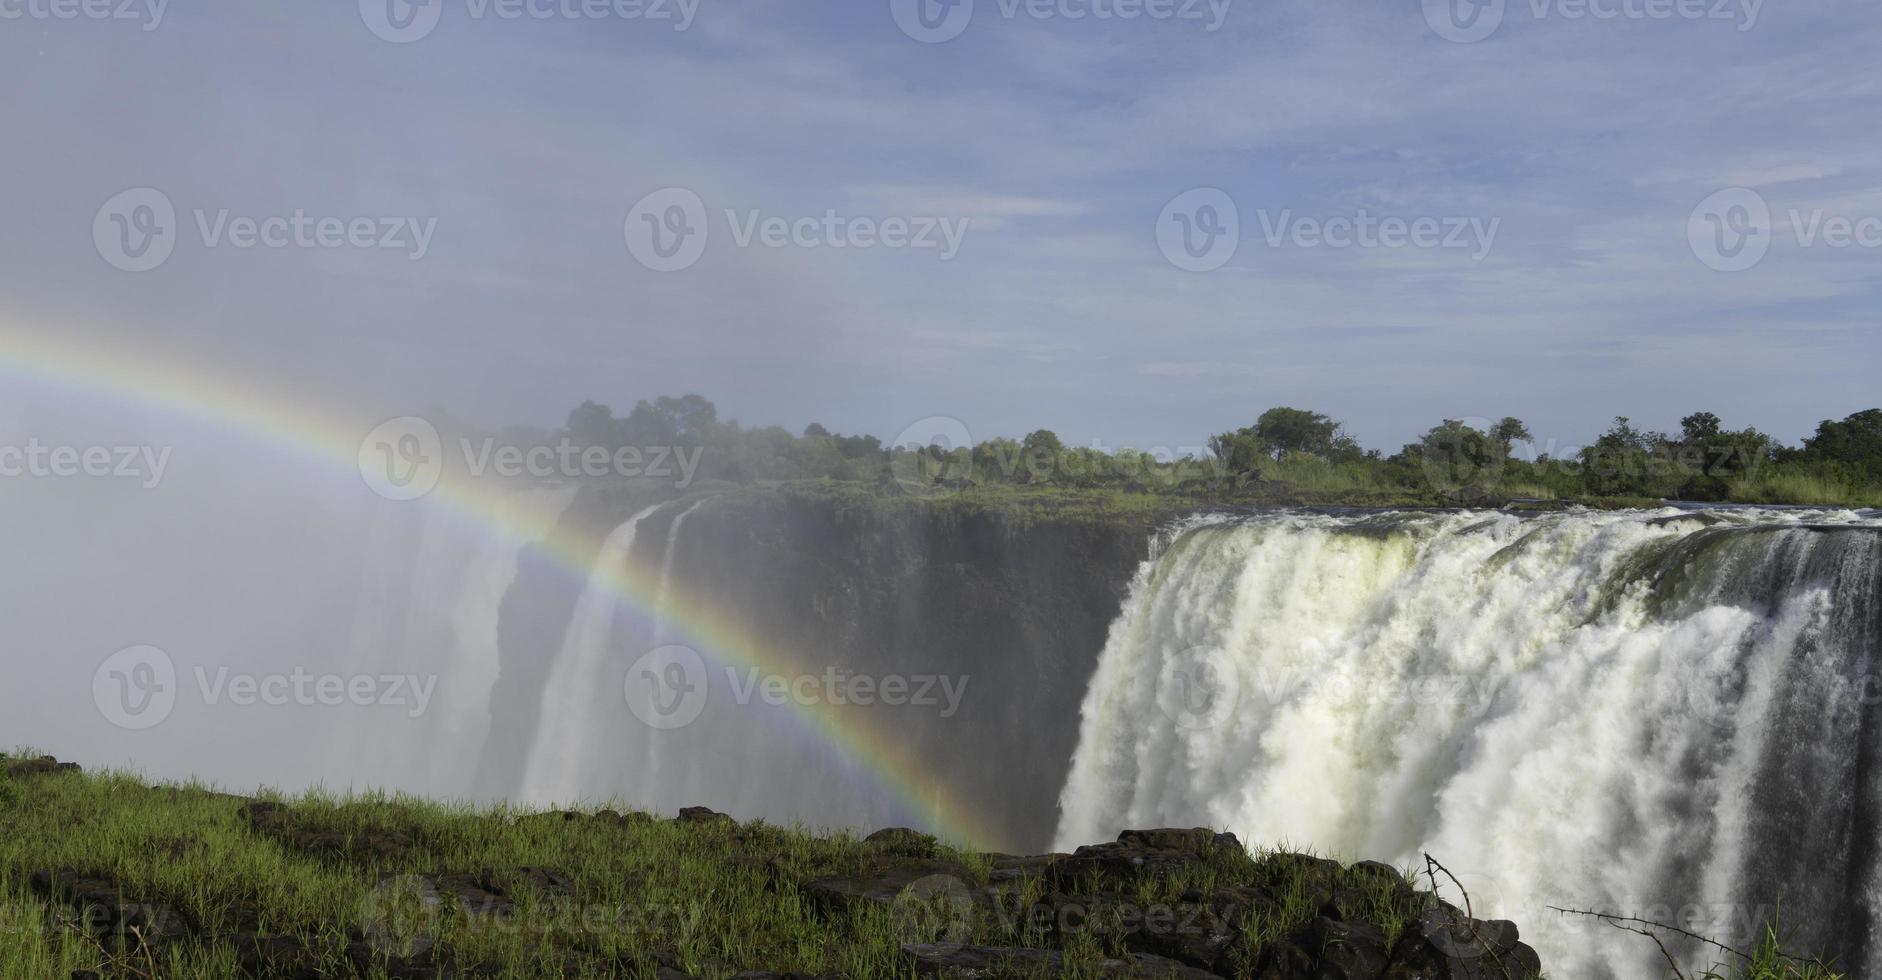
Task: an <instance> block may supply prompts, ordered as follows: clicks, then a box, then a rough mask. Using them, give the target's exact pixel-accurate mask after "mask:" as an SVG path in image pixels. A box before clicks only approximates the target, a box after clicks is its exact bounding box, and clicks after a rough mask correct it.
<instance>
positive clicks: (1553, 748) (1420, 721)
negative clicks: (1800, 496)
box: [1058, 510, 1882, 980]
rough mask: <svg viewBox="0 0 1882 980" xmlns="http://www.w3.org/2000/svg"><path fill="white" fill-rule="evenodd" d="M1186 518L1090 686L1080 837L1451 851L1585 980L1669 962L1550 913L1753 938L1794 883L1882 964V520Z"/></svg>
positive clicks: (1484, 901) (1359, 854)
mask: <svg viewBox="0 0 1882 980" xmlns="http://www.w3.org/2000/svg"><path fill="white" fill-rule="evenodd" d="M1176 531H1177V534H1176V536H1175V539H1174V540H1173V541H1171V542H1170V543H1169V544H1168V546H1167V547H1165V548H1161V549H1158V551H1159V553H1156V554H1155V557H1153V558H1152V559H1151V560H1150V561H1148V562H1146V563H1145V564H1144V565H1143V566H1142V567H1141V568H1140V569H1139V570H1138V572H1137V573H1136V576H1135V579H1134V580H1133V582H1132V584H1131V588H1130V596H1129V598H1128V600H1127V601H1126V604H1125V607H1124V610H1123V612H1122V614H1121V615H1120V617H1119V618H1118V620H1117V621H1116V622H1115V623H1114V624H1113V625H1112V629H1111V632H1110V636H1109V639H1108V641H1107V643H1106V645H1105V648H1104V651H1103V653H1102V655H1101V657H1100V660H1099V663H1098V666H1097V669H1096V672H1095V674H1094V676H1093V678H1092V681H1091V684H1090V687H1089V689H1088V691H1087V694H1086V698H1085V702H1084V706H1083V710H1082V715H1081V727H1080V733H1079V743H1078V749H1077V751H1076V753H1075V755H1074V758H1073V762H1072V770H1071V774H1070V777H1069V778H1068V780H1067V783H1066V786H1065V789H1064V792H1063V794H1062V798H1061V811H1062V812H1061V823H1060V826H1059V834H1058V837H1059V845H1060V846H1062V847H1068V846H1072V845H1076V844H1081V843H1086V842H1089V841H1094V840H1104V839H1108V838H1110V837H1111V836H1114V835H1115V834H1116V832H1117V831H1118V830H1120V829H1123V828H1126V827H1149V826H1164V825H1178V826H1191V825H1196V824H1209V825H1213V826H1218V827H1224V828H1227V829H1229V830H1232V831H1234V832H1235V833H1237V834H1238V835H1240V836H1241V837H1242V839H1243V840H1245V841H1249V842H1251V843H1260V844H1270V845H1286V846H1291V847H1309V848H1313V849H1316V850H1318V851H1320V852H1322V853H1331V854H1335V855H1338V856H1341V857H1347V858H1353V859H1357V858H1375V859H1382V860H1389V861H1393V862H1396V863H1398V864H1400V865H1414V864H1415V865H1417V866H1419V867H1422V866H1423V862H1422V858H1421V855H1422V854H1423V853H1424V852H1429V853H1431V854H1432V855H1433V856H1435V857H1437V858H1438V859H1439V860H1440V861H1443V862H1444V863H1445V864H1446V865H1448V866H1449V867H1450V868H1451V869H1452V870H1453V871H1455V872H1457V873H1458V876H1459V878H1460V879H1462V881H1463V885H1464V887H1465V888H1467V889H1469V890H1470V894H1471V899H1472V901H1473V902H1474V904H1475V907H1476V908H1477V909H1478V910H1479V914H1480V915H1482V914H1485V910H1487V912H1488V914H1491V915H1494V916H1497V917H1506V918H1511V919H1514V920H1516V921H1517V922H1518V923H1519V924H1520V925H1521V926H1522V928H1523V930H1524V934H1525V936H1526V937H1527V938H1528V939H1529V941H1531V942H1532V944H1533V945H1535V946H1536V947H1537V949H1538V950H1539V951H1540V952H1541V953H1542V955H1543V962H1544V964H1545V965H1546V966H1547V967H1548V968H1549V970H1550V972H1551V974H1552V975H1555V976H1570V977H1578V978H1581V977H1592V978H1600V977H1614V978H1632V977H1637V976H1645V975H1658V973H1659V972H1660V971H1661V970H1663V969H1664V963H1663V962H1658V963H1656V960H1657V959H1658V958H1659V956H1660V953H1659V951H1658V949H1657V948H1655V947H1654V945H1653V944H1652V943H1651V942H1648V941H1646V940H1644V939H1642V938H1641V937H1638V936H1634V935H1631V934H1629V933H1625V932H1622V931H1620V930H1617V929H1614V928H1612V927H1611V926H1608V925H1606V924H1604V923H1600V922H1595V921H1593V920H1584V919H1575V918H1571V917H1564V916H1561V915H1558V914H1556V913H1554V912H1550V911H1548V910H1547V907H1548V906H1560V907H1565V908H1580V909H1594V910H1599V911H1604V912H1611V913H1615V914H1621V915H1633V916H1640V917H1642V918H1649V919H1656V920H1659V921H1665V922H1669V923H1673V924H1676V925H1680V926H1682V927H1685V928H1689V929H1692V930H1693V931H1696V932H1701V933H1704V934H1707V935H1710V936H1712V937H1714V938H1717V939H1719V940H1721V941H1724V942H1728V943H1733V944H1735V945H1738V946H1741V947H1745V946H1749V945H1752V944H1753V940H1754V936H1753V935H1751V930H1752V929H1753V928H1754V927H1755V926H1756V924H1757V923H1758V922H1760V921H1761V920H1762V919H1764V918H1767V917H1769V916H1770V915H1772V914H1773V913H1774V912H1775V911H1776V909H1777V905H1778V903H1779V902H1780V901H1781V902H1782V906H1783V908H1782V911H1783V919H1784V925H1785V926H1786V927H1787V928H1790V929H1794V933H1793V939H1794V941H1795V944H1796V945H1797V946H1799V947H1801V948H1804V949H1808V950H1811V951H1817V950H1822V951H1825V952H1828V953H1830V954H1833V955H1838V956H1840V957H1841V959H1842V962H1843V964H1844V965H1845V966H1846V967H1850V968H1853V969H1854V971H1855V975H1857V976H1861V977H1865V978H1872V980H1873V978H1877V977H1882V935H1879V934H1877V932H1876V929H1877V922H1878V913H1882V862H1879V861H1878V853H1877V852H1878V848H1877V846H1876V844H1877V835H1878V833H1879V832H1882V823H1879V822H1878V817H1882V788H1879V787H1878V785H1877V782H1876V780H1875V779H1874V775H1875V774H1876V773H1877V769H1876V762H1875V756H1876V752H1877V750H1878V748H1882V737H1879V736H1882V714H1879V711H1882V708H1879V707H1878V698H1877V696H1876V690H1877V689H1876V684H1875V679H1874V675H1875V671H1876V669H1877V664H1876V662H1875V661H1876V659H1877V655H1878V654H1879V653H1882V561H1879V558H1882V520H1877V519H1875V518H1874V517H1873V516H1859V515H1856V514H1852V513H1849V512H1803V511H1793V512H1772V511H1732V510H1721V511H1709V512H1701V513H1687V512H1679V511H1672V510H1667V511H1659V512H1638V511H1636V512H1625V513H1586V512H1574V513H1566V514H1552V515H1546V516H1532V517H1518V516H1513V515H1507V514H1494V513H1447V514H1402V513H1400V514H1370V515H1367V514H1360V515H1351V514H1349V515H1312V514H1299V513H1287V514H1269V515H1262V516H1255V517H1227V516H1214V517H1208V518H1201V519H1197V520H1194V521H1191V522H1189V523H1187V524H1185V525H1183V526H1181V527H1179V528H1177V529H1176ZM1447 897H1450V898H1451V899H1452V900H1454V901H1455V900H1457V896H1456V895H1455V894H1450V895H1448V896H1447ZM1669 945H1671V940H1669ZM1674 949H1675V952H1676V953H1681V952H1683V953H1684V954H1685V955H1687V956H1688V957H1690V958H1693V959H1707V957H1706V956H1705V955H1704V952H1703V951H1701V950H1698V949H1694V948H1690V947H1688V948H1685V949H1684V950H1681V949H1680V948H1679V947H1674ZM1707 961H1708V962H1709V960H1707Z"/></svg>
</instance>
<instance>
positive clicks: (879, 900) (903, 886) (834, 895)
mask: <svg viewBox="0 0 1882 980" xmlns="http://www.w3.org/2000/svg"><path fill="white" fill-rule="evenodd" d="M966 881H967V872H966V871H965V870H964V869H962V868H961V867H959V866H958V865H953V864H949V863H947V862H945V861H936V860H931V859H925V858H905V859H902V860H899V861H897V862H895V863H894V864H890V865H887V866H884V867H881V868H878V869H876V870H875V871H874V872H871V873H868V874H862V875H848V876H842V877H836V878H819V879H817V880H816V881H811V882H807V883H805V884H804V886H803V890H804V894H805V896H806V897H808V898H809V899H810V901H811V904H812V905H813V906H814V907H815V908H816V909H817V910H818V911H819V912H821V913H823V914H824V915H826V916H831V917H844V916H847V915H849V913H850V910H851V909H852V908H854V907H855V906H856V905H857V904H858V903H862V902H871V903H875V904H878V905H884V906H893V905H894V904H895V902H896V901H897V900H898V899H900V898H901V897H902V894H903V893H904V892H905V891H907V890H908V889H909V887H910V886H912V885H915V884H916V883H917V882H921V883H922V888H921V889H920V891H921V892H922V893H923V894H927V893H929V892H936V893H939V892H942V891H946V892H950V893H954V894H957V895H966V894H967V884H966Z"/></svg>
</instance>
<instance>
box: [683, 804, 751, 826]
mask: <svg viewBox="0 0 1882 980" xmlns="http://www.w3.org/2000/svg"><path fill="white" fill-rule="evenodd" d="M673 819H674V820H675V821H676V822H678V823H698V824H720V823H726V824H735V823H737V822H738V821H736V820H733V819H732V818H731V817H730V816H728V815H726V814H723V813H720V812H719V811H717V810H714V809H712V808H710V807H703V806H689V807H682V808H680V815H679V816H677V817H674V818H673Z"/></svg>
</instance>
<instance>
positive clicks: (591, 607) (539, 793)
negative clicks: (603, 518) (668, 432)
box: [521, 506, 659, 803]
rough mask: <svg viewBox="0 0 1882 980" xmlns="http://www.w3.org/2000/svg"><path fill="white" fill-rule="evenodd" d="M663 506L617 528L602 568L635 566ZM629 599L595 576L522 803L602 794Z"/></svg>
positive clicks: (560, 659) (546, 702) (599, 560)
mask: <svg viewBox="0 0 1882 980" xmlns="http://www.w3.org/2000/svg"><path fill="white" fill-rule="evenodd" d="M658 509H659V507H658V506H654V507H649V508H647V509H645V510H643V511H640V512H639V513H637V514H635V515H634V516H633V517H630V518H628V519H627V521H626V522H625V523H623V524H621V526H619V527H617V528H615V529H614V531H613V532H611V533H610V534H609V535H608V538H607V540H606V541H604V542H603V543H602V545H601V550H600V551H599V552H598V553H597V554H596V555H595V565H596V568H597V569H608V568H616V567H620V566H622V565H625V564H626V563H627V562H629V561H631V560H632V554H631V552H632V551H633V548H634V534H635V531H636V530H638V529H639V527H640V523H641V521H643V520H645V519H646V518H647V517H648V516H649V515H651V514H652V513H653V512H654V511H656V510H658ZM621 602H622V599H621V596H620V594H619V592H618V590H617V589H616V588H615V586H614V578H613V577H612V576H611V575H608V574H605V573H604V574H597V575H594V576H591V578H590V580H589V583H588V586H587V588H586V589H585V590H584V591H583V592H582V597H581V599H580V600H579V601H578V602H577V603H576V605H575V614H574V616H573V618H572V619H571V620H570V622H569V627H568V633H567V635H566V636H565V637H564V639H563V641H562V649H561V651H560V652H559V653H557V655H556V658H555V663H554V666H553V667H552V668H551V669H550V672H549V679H548V682H547V684H546V685H545V686H544V688H543V692H542V714H541V720H540V722H539V727H538V729H537V731H536V737H535V741H534V743H533V745H532V748H531V751H530V755H529V765H528V768H527V769H526V770H525V772H524V775H523V790H522V794H521V795H522V798H523V799H524V800H525V801H529V802H534V803H551V802H568V801H571V800H577V799H586V798H592V797H594V796H595V795H596V794H597V793H598V792H600V791H601V787H600V786H599V785H598V778H599V777H600V776H601V775H603V773H602V771H601V768H600V766H599V765H598V764H597V761H598V759H599V756H600V754H601V753H602V751H603V750H604V749H605V748H606V745H607V743H605V742H603V740H602V739H600V738H598V737H597V734H598V733H597V732H596V731H594V729H593V723H594V720H595V719H596V718H600V717H612V716H614V715H618V714H620V711H621V707H622V701H621V694H620V686H619V685H618V684H614V683H610V682H609V678H610V677H611V676H612V674H611V672H610V667H611V666H612V665H614V664H615V663H616V662H617V661H619V660H620V653H621V651H620V650H619V649H618V648H617V643H616V642H615V641H616V639H617V637H616V633H615V623H616V618H617V615H618V613H619V611H620V608H619V607H620V605H621Z"/></svg>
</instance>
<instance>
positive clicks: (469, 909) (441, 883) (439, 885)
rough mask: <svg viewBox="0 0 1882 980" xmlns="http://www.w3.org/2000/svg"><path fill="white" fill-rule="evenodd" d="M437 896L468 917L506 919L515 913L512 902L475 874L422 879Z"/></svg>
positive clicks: (514, 905)
mask: <svg viewBox="0 0 1882 980" xmlns="http://www.w3.org/2000/svg"><path fill="white" fill-rule="evenodd" d="M424 880H425V881H427V882H429V883H430V885H431V887H432V888H434V889H436V890H437V892H438V894H439V895H441V896H444V897H446V898H449V899H451V900H452V901H454V902H456V903H457V907H458V911H460V912H462V913H463V914H465V915H467V916H470V917H472V918H493V919H507V918H509V917H511V916H513V915H515V914H516V903H515V902H512V901H510V897H509V896H508V895H505V894H504V893H503V892H501V891H498V890H497V889H495V888H494V887H492V886H491V885H490V883H489V881H488V880H487V879H486V878H482V877H479V876H477V875H438V876H435V877H425V878H424Z"/></svg>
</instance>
